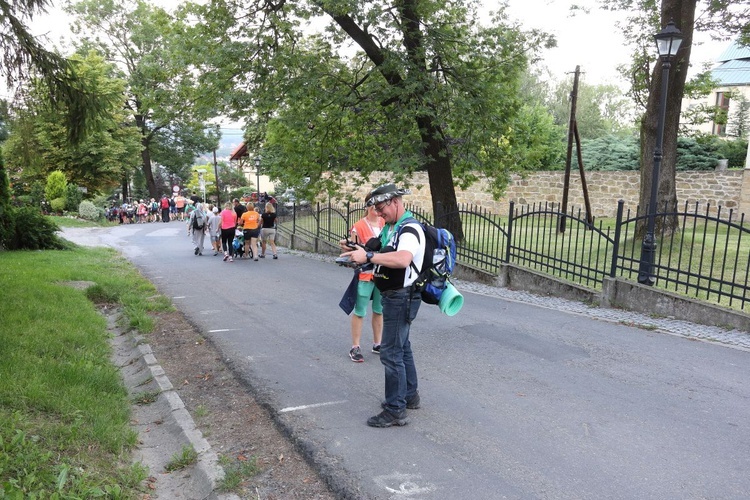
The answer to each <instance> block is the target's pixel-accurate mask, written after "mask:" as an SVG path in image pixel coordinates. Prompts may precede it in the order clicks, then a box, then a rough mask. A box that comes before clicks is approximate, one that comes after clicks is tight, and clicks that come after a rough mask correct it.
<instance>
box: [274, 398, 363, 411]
mask: <svg viewBox="0 0 750 500" xmlns="http://www.w3.org/2000/svg"><path fill="white" fill-rule="evenodd" d="M343 403H348V401H346V400H343V401H329V402H327V403H315V404H312V405H304V406H290V407H289V408H282V409H280V410H279V413H286V412H288V411H297V410H306V409H307V408H319V407H321V406H331V405H340V404H343Z"/></svg>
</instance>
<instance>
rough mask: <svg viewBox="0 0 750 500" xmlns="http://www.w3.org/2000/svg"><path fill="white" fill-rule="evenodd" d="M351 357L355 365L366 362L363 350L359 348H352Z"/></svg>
mask: <svg viewBox="0 0 750 500" xmlns="http://www.w3.org/2000/svg"><path fill="white" fill-rule="evenodd" d="M349 357H350V358H352V361H354V362H355V363H362V362H363V361H364V360H365V357H364V356H362V350H361V349H360V348H359V346H357V347H352V350H351V351H349Z"/></svg>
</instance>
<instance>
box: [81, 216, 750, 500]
mask: <svg viewBox="0 0 750 500" xmlns="http://www.w3.org/2000/svg"><path fill="white" fill-rule="evenodd" d="M91 238H92V241H91V243H92V244H95V243H97V242H98V243H104V244H108V245H111V246H114V247H116V248H118V249H119V250H120V251H122V252H123V254H124V255H125V256H126V257H127V258H129V259H130V260H131V261H132V262H133V263H134V264H135V265H136V266H138V267H139V268H140V269H141V271H142V273H143V274H144V275H145V276H146V277H147V278H148V279H150V280H151V281H152V282H153V283H155V284H156V286H157V287H158V288H159V290H160V291H161V292H162V293H164V294H166V295H168V296H169V297H172V300H173V302H174V304H175V305H176V306H177V307H178V308H180V309H181V310H182V311H184V312H185V314H186V315H187V316H188V317H189V318H190V320H191V321H193V322H194V323H195V324H196V325H198V326H199V327H200V328H201V329H202V330H203V331H204V332H205V335H206V336H208V337H210V338H211V339H212V341H213V342H214V343H215V344H216V345H218V346H219V347H220V348H221V349H222V351H223V353H224V355H225V357H226V358H227V360H228V361H229V362H230V363H231V364H232V366H233V367H234V368H235V369H236V370H237V371H239V372H241V373H242V376H243V377H244V378H245V380H246V381H248V383H249V384H250V385H251V386H252V387H253V388H254V391H255V392H256V393H257V394H259V395H260V396H261V397H262V398H263V400H264V401H265V402H266V403H268V404H269V406H270V407H271V408H272V409H273V410H274V411H275V412H277V414H278V415H279V418H280V420H281V422H283V424H284V425H286V426H288V428H289V429H290V430H291V432H292V434H293V435H294V436H295V438H296V439H298V440H299V442H300V443H301V444H302V446H303V447H306V448H307V449H308V450H309V451H310V452H311V453H312V454H313V456H314V457H315V460H316V462H317V463H318V464H319V466H320V467H321V469H322V471H323V473H324V475H327V476H328V477H329V478H331V481H332V482H333V483H334V486H335V487H336V488H338V489H339V491H340V492H342V493H344V494H348V495H349V496H351V497H352V498H354V497H357V498H379V499H390V498H393V499H400V498H408V499H459V498H466V499H495V498H498V499H499V498H511V499H527V498H528V499H539V498H545V499H548V498H549V499H597V500H600V499H699V498H700V499H704V498H710V499H744V498H750V473H749V472H748V471H750V432H749V431H750V424H749V423H748V416H749V415H750V352H747V351H743V350H737V349H731V348H727V347H724V346H720V345H715V344H711V343H708V342H700V341H691V340H689V339H686V338H682V337H677V336H672V335H667V334H664V333H660V332H658V331H649V330H644V329H639V328H633V327H628V326H624V325H621V324H615V323H609V322H605V321H598V320H595V319H591V318H587V317H583V316H579V315H576V314H571V313H567V312H565V311H557V310H553V309H548V308H544V307H538V306H535V305H528V304H524V303H520V302H512V301H508V300H505V299H501V298H497V297H487V296H482V295H478V294H473V293H469V292H464V296H465V298H466V302H465V304H464V308H463V310H462V311H461V312H460V313H459V314H458V315H457V316H454V317H452V318H449V317H447V316H444V315H441V314H440V313H439V311H438V310H437V308H436V307H435V306H429V305H426V304H423V305H422V308H421V309H420V312H419V316H418V317H417V320H416V321H415V323H414V325H413V327H412V333H411V340H412V345H413V348H414V353H415V360H416V364H417V369H418V372H419V376H420V394H421V397H422V408H421V409H419V410H413V411H410V412H409V418H410V423H409V425H407V426H405V427H401V428H389V429H374V428H370V427H367V425H365V421H366V420H367V418H368V417H370V416H372V415H374V414H376V413H378V412H379V410H380V408H379V402H380V400H381V398H382V396H383V369H382V366H381V365H380V362H379V360H378V357H377V355H375V354H371V353H370V352H369V349H367V350H366V352H365V363H352V362H351V361H350V360H349V357H348V355H347V353H348V350H349V348H350V337H349V320H348V318H347V317H346V316H345V315H344V313H343V312H342V311H341V310H340V309H339V308H338V301H339V299H340V297H341V294H342V293H343V290H344V289H345V287H346V285H347V284H348V282H349V279H350V276H351V275H350V271H349V270H347V269H344V268H340V267H338V266H336V265H335V264H332V263H330V262H327V261H324V260H319V259H314V258H309V257H305V256H303V255H296V254H290V253H286V252H284V251H283V249H282V252H281V253H280V258H279V260H271V259H270V258H266V259H265V260H261V261H259V262H253V261H235V262H234V263H226V262H222V260H221V257H213V256H211V253H210V252H208V253H205V252H204V256H202V257H196V256H194V255H193V250H192V247H191V243H190V239H189V238H188V237H187V236H186V235H185V227H184V225H183V224H179V223H170V224H161V223H156V224H146V225H131V226H121V227H115V228H110V229H100V230H96V231H95V233H92V234H91ZM206 247H208V244H206ZM366 325H367V323H366ZM363 341H364V342H367V341H369V329H368V328H367V326H366V328H365V332H364V334H363ZM364 345H368V344H366V343H364V344H363V346H364Z"/></svg>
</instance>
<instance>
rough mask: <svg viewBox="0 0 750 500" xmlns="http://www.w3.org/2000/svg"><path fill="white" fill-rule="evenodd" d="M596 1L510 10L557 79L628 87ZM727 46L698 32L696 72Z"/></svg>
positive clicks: (61, 28)
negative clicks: (536, 32)
mask: <svg viewBox="0 0 750 500" xmlns="http://www.w3.org/2000/svg"><path fill="white" fill-rule="evenodd" d="M484 1H485V4H486V9H487V10H489V9H492V8H493V7H494V6H495V5H496V4H497V1H496V0H484ZM596 1H597V0H577V1H576V0H510V1H509V8H508V13H509V14H510V16H511V17H512V18H514V19H517V20H518V21H520V22H521V23H522V24H523V25H524V27H526V28H528V29H531V28H537V29H541V30H544V31H547V32H549V33H552V34H554V35H555V36H556V37H557V42H558V46H557V48H555V49H550V50H547V51H546V52H545V53H544V64H545V66H547V67H548V68H549V70H550V72H551V75H552V76H553V78H554V79H555V80H558V81H561V80H563V79H564V78H565V77H566V74H572V73H573V72H574V71H575V68H576V66H577V65H578V66H580V67H581V72H582V76H581V78H582V80H583V81H584V82H586V83H588V84H605V83H612V84H616V85H619V86H620V87H622V88H625V82H623V81H622V79H621V77H620V76H619V74H618V73H617V69H616V68H617V66H618V65H620V64H626V63H627V62H628V59H629V50H628V48H627V47H625V44H624V37H623V36H622V34H621V33H620V30H619V28H617V27H616V22H617V21H618V19H622V18H623V14H622V13H617V12H607V11H601V10H599V9H596V8H595V7H596ZM153 3H155V4H157V5H161V6H163V7H165V8H167V9H170V8H172V7H174V6H175V5H177V4H178V3H179V0H153ZM572 3H576V4H577V5H581V6H583V7H589V8H590V14H588V15H577V16H570V14H569V8H570V5H571V4H572ZM60 4H61V2H58V1H57V0H53V5H60ZM65 19H66V16H65V14H64V13H62V11H61V10H60V9H59V8H57V7H53V8H52V9H50V12H49V13H48V14H47V15H44V16H41V17H39V18H36V19H35V21H34V22H33V26H32V30H33V32H34V33H35V34H37V35H40V34H43V33H47V34H48V35H49V37H50V39H52V40H58V39H59V38H60V37H67V36H69V31H68V29H67V22H65V21H64V20H65ZM728 45H729V42H713V41H711V40H710V39H709V38H708V36H707V35H702V34H696V36H695V40H694V47H693V50H692V55H691V60H692V62H691V67H692V69H691V73H693V72H696V71H697V69H700V68H701V67H702V65H703V63H711V62H714V61H715V60H716V58H717V57H718V56H719V55H720V54H721V52H723V50H724V49H725V48H726V47H727V46H728ZM654 52H656V45H654ZM696 68H697V69H696ZM693 74H694V73H693Z"/></svg>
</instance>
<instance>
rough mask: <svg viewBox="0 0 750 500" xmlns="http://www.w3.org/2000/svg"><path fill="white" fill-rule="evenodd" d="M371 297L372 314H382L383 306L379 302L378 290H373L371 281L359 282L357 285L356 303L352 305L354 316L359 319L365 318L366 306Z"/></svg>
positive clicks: (373, 284) (373, 285)
mask: <svg viewBox="0 0 750 500" xmlns="http://www.w3.org/2000/svg"><path fill="white" fill-rule="evenodd" d="M371 297H372V312H373V313H375V314H383V304H382V303H381V301H380V290H378V289H377V288H375V283H373V282H372V281H360V282H359V283H358V284H357V303H356V304H355V305H354V314H355V315H357V316H359V317H360V318H364V317H365V316H367V304H369V303H370V298H371Z"/></svg>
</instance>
